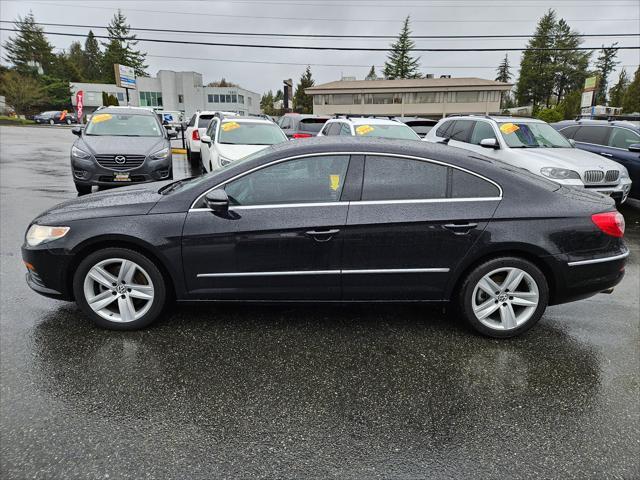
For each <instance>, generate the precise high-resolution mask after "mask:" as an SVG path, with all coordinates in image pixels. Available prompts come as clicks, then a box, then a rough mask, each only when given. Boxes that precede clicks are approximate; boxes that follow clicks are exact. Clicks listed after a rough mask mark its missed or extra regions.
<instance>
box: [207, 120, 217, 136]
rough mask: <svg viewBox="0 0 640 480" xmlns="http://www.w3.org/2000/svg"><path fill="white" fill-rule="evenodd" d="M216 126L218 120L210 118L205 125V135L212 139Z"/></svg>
mask: <svg viewBox="0 0 640 480" xmlns="http://www.w3.org/2000/svg"><path fill="white" fill-rule="evenodd" d="M216 128H218V120H211V122H210V123H209V126H208V127H207V135H208V136H209V137H211V139H212V140H213V139H215V137H216Z"/></svg>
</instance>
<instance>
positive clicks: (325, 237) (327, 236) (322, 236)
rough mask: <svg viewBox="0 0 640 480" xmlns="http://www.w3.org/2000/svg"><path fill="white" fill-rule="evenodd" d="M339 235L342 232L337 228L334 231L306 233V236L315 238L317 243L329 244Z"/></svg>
mask: <svg viewBox="0 0 640 480" xmlns="http://www.w3.org/2000/svg"><path fill="white" fill-rule="evenodd" d="M337 233H340V230H338V229H337V228H334V229H332V230H309V231H308V232H305V234H306V235H308V236H310V237H313V239H314V240H315V241H316V242H328V241H329V240H331V239H332V238H333V236H334V235H335V234H337Z"/></svg>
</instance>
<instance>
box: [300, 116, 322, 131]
mask: <svg viewBox="0 0 640 480" xmlns="http://www.w3.org/2000/svg"><path fill="white" fill-rule="evenodd" d="M327 120H329V119H328V118H303V119H302V120H300V126H299V127H298V128H299V129H300V131H301V132H310V133H318V132H319V131H320V130H321V129H322V127H323V126H324V124H325V122H326V121H327Z"/></svg>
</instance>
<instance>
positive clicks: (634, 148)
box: [629, 143, 640, 152]
mask: <svg viewBox="0 0 640 480" xmlns="http://www.w3.org/2000/svg"><path fill="white" fill-rule="evenodd" d="M629 151H630V152H640V143H632V144H631V145H629Z"/></svg>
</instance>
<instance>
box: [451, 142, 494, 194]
mask: <svg viewBox="0 0 640 480" xmlns="http://www.w3.org/2000/svg"><path fill="white" fill-rule="evenodd" d="M485 138H487V137H485ZM451 172H452V173H451V197H453V198H482V197H498V196H500V190H498V187H496V186H495V185H494V184H493V183H489V182H487V181H486V180H483V179H482V178H480V177H477V176H475V175H472V174H470V173H467V172H463V171H462V170H458V169H456V168H452V169H451Z"/></svg>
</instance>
